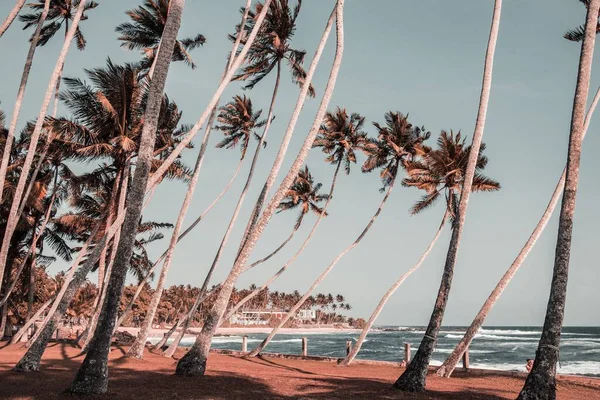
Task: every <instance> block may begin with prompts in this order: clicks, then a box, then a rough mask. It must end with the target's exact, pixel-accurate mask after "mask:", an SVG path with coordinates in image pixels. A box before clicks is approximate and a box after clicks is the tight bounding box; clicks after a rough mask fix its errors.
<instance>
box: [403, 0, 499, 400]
mask: <svg viewBox="0 0 600 400" xmlns="http://www.w3.org/2000/svg"><path fill="white" fill-rule="evenodd" d="M501 9H502V0H495V3H494V13H493V16H492V26H491V29H490V36H489V41H488V46H487V52H486V57H485V64H484V71H483V83H482V88H481V97H480V101H479V110H478V113H477V121H476V123H475V132H474V134H473V141H472V144H471V152H470V154H469V159H468V162H467V168H466V171H465V178H464V181H463V187H462V190H461V192H460V200H459V201H458V207H457V210H456V220H455V222H454V224H453V229H452V237H451V239H450V245H449V248H448V253H447V256H446V262H445V265H444V272H443V275H442V280H441V283H440V288H439V291H438V295H437V298H436V302H435V305H434V309H433V312H432V314H431V318H430V320H429V324H428V326H427V329H426V330H425V335H424V336H423V339H422V340H421V344H420V346H419V350H417V353H416V354H415V356H414V358H413V360H412V361H411V362H410V364H409V365H408V367H407V368H406V370H405V371H404V373H403V374H402V375H401V376H400V377H399V378H398V380H397V381H396V382H395V383H394V387H395V388H397V389H399V390H402V391H408V392H421V391H424V390H425V380H426V378H427V371H428V369H429V360H430V358H431V354H432V353H433V349H434V347H435V343H436V341H437V336H438V333H439V331H440V327H441V325H442V319H443V317H444V311H445V310H446V304H447V301H448V294H449V292H450V286H451V284H452V276H453V274H454V266H455V264H456V256H457V254H458V247H459V244H460V238H461V236H462V231H463V227H464V223H465V217H466V212H467V206H468V202H469V196H470V194H471V185H472V184H473V181H474V177H475V174H476V172H477V163H478V161H479V150H480V147H481V140H482V138H483V130H484V127H485V117H486V114H487V107H488V102H489V98H490V91H491V86H492V68H493V63H494V52H495V49H496V41H497V38H498V28H499V25H500V12H501Z"/></svg>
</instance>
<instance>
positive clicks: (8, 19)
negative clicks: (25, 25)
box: [0, 0, 27, 37]
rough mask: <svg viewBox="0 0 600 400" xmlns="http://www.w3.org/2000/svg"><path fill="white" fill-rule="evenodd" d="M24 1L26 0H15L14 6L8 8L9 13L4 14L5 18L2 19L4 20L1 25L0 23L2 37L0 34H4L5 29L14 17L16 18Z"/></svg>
mask: <svg viewBox="0 0 600 400" xmlns="http://www.w3.org/2000/svg"><path fill="white" fill-rule="evenodd" d="M25 1H27V0H17V1H16V3H15V5H14V7H13V8H12V10H10V13H9V14H8V15H7V16H6V19H5V20H4V22H2V25H0V37H2V35H4V32H6V30H7V29H8V28H9V27H10V25H11V24H12V23H13V21H14V20H15V18H17V15H19V12H21V9H22V8H23V6H24V5H25Z"/></svg>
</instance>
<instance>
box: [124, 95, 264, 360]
mask: <svg viewBox="0 0 600 400" xmlns="http://www.w3.org/2000/svg"><path fill="white" fill-rule="evenodd" d="M261 113H262V110H258V111H255V110H254V108H253V105H252V101H251V100H250V99H249V98H247V97H246V96H243V97H242V96H235V97H234V98H233V100H232V101H231V102H229V103H228V104H226V105H225V106H223V107H222V109H221V112H220V113H219V118H218V119H219V122H221V123H222V125H220V126H217V129H219V130H221V131H223V133H224V135H225V138H224V139H223V141H221V142H220V143H219V144H218V145H217V147H230V148H231V147H234V146H235V145H236V144H238V143H240V142H241V143H240V147H241V152H242V155H241V160H240V162H241V161H243V159H244V157H245V155H246V150H247V149H248V146H249V143H250V140H251V139H252V138H253V137H254V138H256V139H258V140H259V141H260V137H259V136H258V134H257V133H256V129H258V128H260V127H262V126H263V125H265V123H266V122H265V121H264V120H260V115H261ZM192 193H193V192H192ZM191 200H192V195H191V194H190V191H188V194H186V198H185V200H184V202H183V204H182V206H181V210H180V212H179V216H178V218H177V222H176V223H175V229H174V230H173V235H172V236H171V242H170V244H169V248H168V249H167V252H166V255H165V262H164V265H163V268H162V270H161V272H160V277H159V279H158V283H157V284H156V290H155V291H154V294H153V296H152V301H151V302H150V305H149V308H148V310H147V312H146V318H145V320H144V323H143V324H142V327H141V328H140V331H139V332H138V336H137V338H136V341H135V342H134V344H133V345H132V346H131V347H130V349H129V351H128V353H127V354H128V355H130V356H133V357H137V358H141V357H142V356H143V353H144V349H145V346H146V341H147V340H148V333H149V331H150V328H151V327H152V321H153V320H154V315H155V314H156V310H157V308H158V304H159V302H160V298H161V296H162V293H163V289H164V284H165V280H166V277H167V273H168V271H169V267H170V266H171V260H172V257H173V254H174V252H175V247H176V245H177V242H178V240H179V236H180V234H179V232H180V230H181V227H182V225H183V220H184V218H185V216H186V213H187V209H188V208H189V205H190V203H191ZM192 313H193V312H192Z"/></svg>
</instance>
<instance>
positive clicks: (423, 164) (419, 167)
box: [402, 131, 500, 217]
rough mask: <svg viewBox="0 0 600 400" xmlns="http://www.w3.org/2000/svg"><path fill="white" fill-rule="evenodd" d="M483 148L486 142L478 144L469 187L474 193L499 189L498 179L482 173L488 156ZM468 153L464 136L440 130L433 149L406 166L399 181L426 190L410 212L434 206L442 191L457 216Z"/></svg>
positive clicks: (468, 148) (469, 151)
mask: <svg viewBox="0 0 600 400" xmlns="http://www.w3.org/2000/svg"><path fill="white" fill-rule="evenodd" d="M484 151H485V143H481V147H480V149H479V157H478V159H477V165H476V168H475V176H474V178H473V185H472V187H471V190H472V191H474V192H479V191H486V192H491V191H496V190H499V189H500V184H499V183H498V182H496V181H494V180H493V179H490V178H488V177H486V176H485V175H483V173H482V172H483V170H484V169H485V167H486V165H487V163H488V158H487V157H486V156H484V155H483V152H484ZM470 153H471V146H470V145H467V144H466V138H463V137H462V136H461V134H460V132H458V133H457V134H454V133H453V132H452V131H450V133H448V132H446V131H442V133H441V134H440V136H439V137H438V140H437V148H436V149H435V150H431V151H429V152H428V153H427V154H425V155H423V156H422V158H421V159H420V160H413V161H410V162H408V163H407V164H406V165H405V168H406V171H407V174H408V177H406V178H405V179H404V180H403V181H402V184H403V185H404V186H407V187H416V188H417V189H421V190H424V191H425V192H426V194H425V195H424V196H423V197H422V198H421V199H420V200H419V201H418V202H417V203H415V205H414V206H413V207H412V209H411V213H412V214H417V213H419V212H421V211H423V210H424V209H426V208H428V207H429V206H431V205H433V204H434V203H435V202H436V200H438V198H439V197H440V195H441V193H442V192H444V194H445V197H446V204H447V207H448V212H449V214H450V216H451V217H454V216H455V215H456V212H457V209H458V201H459V196H460V192H461V190H462V187H463V184H464V178H465V175H466V170H467V163H468V160H469V154H470Z"/></svg>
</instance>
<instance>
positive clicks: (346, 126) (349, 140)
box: [221, 107, 367, 322]
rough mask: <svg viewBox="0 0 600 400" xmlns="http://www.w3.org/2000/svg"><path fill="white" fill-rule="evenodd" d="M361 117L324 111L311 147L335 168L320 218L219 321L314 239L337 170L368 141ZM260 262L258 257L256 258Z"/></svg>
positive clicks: (349, 162)
mask: <svg viewBox="0 0 600 400" xmlns="http://www.w3.org/2000/svg"><path fill="white" fill-rule="evenodd" d="M364 120H365V119H364V118H363V117H361V116H360V115H359V114H355V113H353V114H351V115H348V113H347V112H346V110H345V109H341V108H339V107H338V108H337V109H336V111H335V112H327V113H326V114H325V121H324V123H323V124H322V125H321V127H320V129H319V134H318V136H317V138H316V139H315V142H314V145H313V147H320V148H321V149H322V150H323V152H324V153H325V154H327V158H326V162H328V163H330V164H331V165H335V166H336V167H335V171H334V173H333V178H332V181H331V187H330V189H329V194H328V195H327V201H326V202H325V205H324V206H323V210H322V212H321V213H320V214H319V218H317V221H316V222H315V224H314V225H313V228H312V229H311V231H310V233H309V234H308V236H307V237H306V239H305V240H304V242H303V243H302V245H301V246H300V248H299V249H298V251H297V252H296V253H295V254H294V255H293V256H292V258H290V259H289V260H288V261H287V262H286V263H285V265H284V266H283V267H281V268H280V269H279V271H277V273H275V274H274V275H273V276H271V277H270V278H269V279H268V280H267V281H266V282H265V283H263V284H262V285H261V286H260V288H256V290H254V291H253V292H251V293H250V294H248V295H247V296H246V297H244V298H243V299H242V300H240V301H239V302H237V303H236V305H235V306H234V307H232V308H231V310H229V311H228V312H227V314H226V315H225V317H224V318H222V319H221V322H224V321H227V320H229V318H231V316H232V315H233V314H235V313H236V312H237V310H238V309H239V308H240V307H242V306H243V305H244V304H245V303H246V302H248V301H250V300H251V299H252V298H253V297H254V296H256V295H257V294H259V293H260V291H261V290H264V289H266V288H268V287H269V286H270V285H271V284H272V283H273V282H274V281H275V280H276V279H278V278H279V277H280V276H281V275H282V274H283V273H284V272H285V271H286V270H287V269H288V268H289V267H290V266H291V265H292V264H293V263H294V261H296V259H297V258H298V257H299V256H300V254H302V252H303V251H304V249H306V246H307V245H308V243H309V242H310V240H311V239H312V238H313V236H314V234H315V231H316V230H317V228H318V227H319V225H320V223H321V221H322V220H323V218H324V217H325V213H326V210H327V207H328V206H329V203H330V202H331V199H332V197H333V192H334V189H335V184H336V182H337V177H338V173H339V171H340V168H341V166H342V164H343V165H344V171H345V172H346V175H348V174H350V167H351V165H352V164H356V150H360V149H362V148H363V146H364V145H365V144H366V142H367V134H366V133H365V132H364V131H363V130H362V128H363V125H364ZM259 261H260V260H259ZM255 264H256V263H253V264H250V265H249V266H248V267H246V269H245V270H244V271H246V270H248V269H250V268H253V267H254V266H255Z"/></svg>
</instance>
